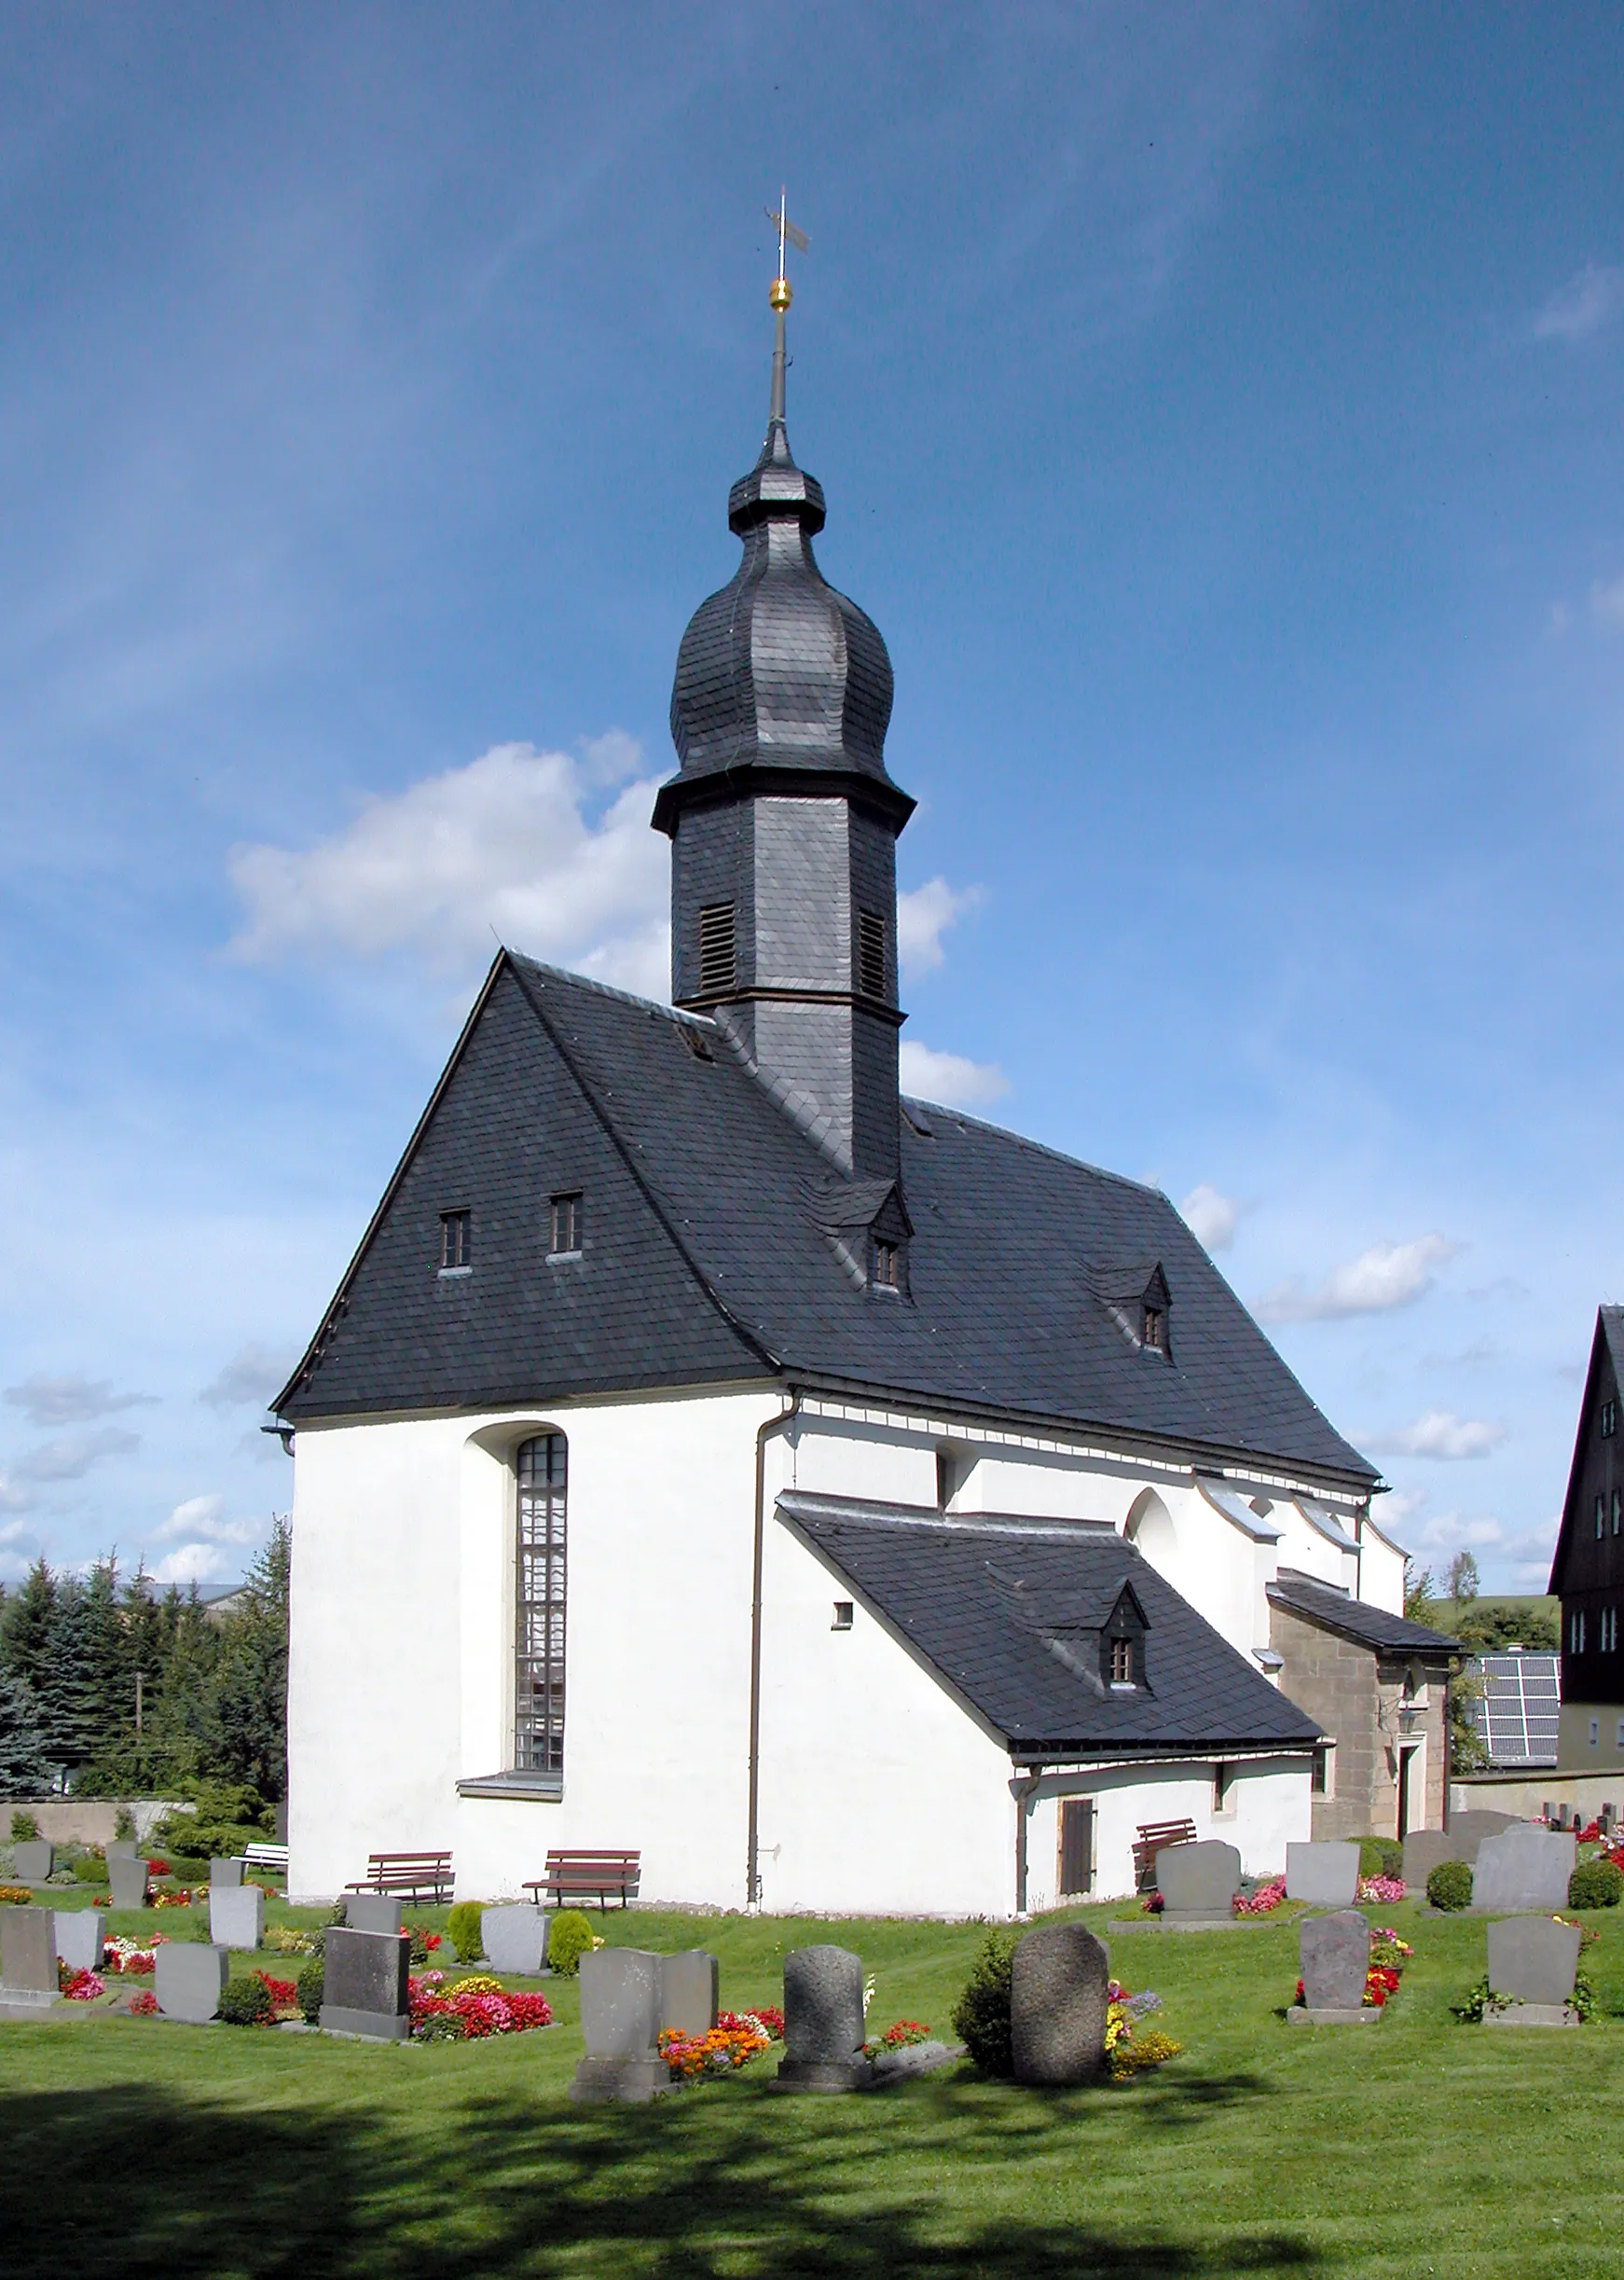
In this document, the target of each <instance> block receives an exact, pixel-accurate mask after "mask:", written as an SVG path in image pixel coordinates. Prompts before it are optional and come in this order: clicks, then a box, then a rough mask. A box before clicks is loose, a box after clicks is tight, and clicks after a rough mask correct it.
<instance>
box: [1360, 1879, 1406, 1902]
mask: <svg viewBox="0 0 1624 2280" xmlns="http://www.w3.org/2000/svg"><path fill="white" fill-rule="evenodd" d="M1359 1898H1360V1900H1377V1901H1386V1902H1388V1903H1391V1902H1392V1901H1394V1900H1402V1899H1403V1898H1404V1879H1403V1877H1402V1876H1361V1877H1360V1879H1359Z"/></svg>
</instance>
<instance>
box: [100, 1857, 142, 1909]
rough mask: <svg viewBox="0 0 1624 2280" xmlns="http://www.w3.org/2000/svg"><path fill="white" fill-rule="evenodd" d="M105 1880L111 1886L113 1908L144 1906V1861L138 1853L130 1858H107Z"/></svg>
mask: <svg viewBox="0 0 1624 2280" xmlns="http://www.w3.org/2000/svg"><path fill="white" fill-rule="evenodd" d="M107 1882H108V1883H109V1884H110V1885H111V1886H112V1887H113V1905H114V1907H115V1908H145V1905H146V1862H145V1859H144V1858H143V1857H142V1856H141V1855H140V1854H139V1853H138V1854H137V1855H136V1856H135V1858H134V1859H132V1860H121V1859H116V1860H109V1861H108V1863H107Z"/></svg>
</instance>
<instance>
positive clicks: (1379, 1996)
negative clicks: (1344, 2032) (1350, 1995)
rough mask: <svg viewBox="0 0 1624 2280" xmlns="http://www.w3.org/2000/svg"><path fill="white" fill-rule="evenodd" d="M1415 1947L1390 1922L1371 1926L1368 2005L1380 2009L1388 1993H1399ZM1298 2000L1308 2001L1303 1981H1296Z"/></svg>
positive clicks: (1367, 1988)
mask: <svg viewBox="0 0 1624 2280" xmlns="http://www.w3.org/2000/svg"><path fill="white" fill-rule="evenodd" d="M1414 1953H1415V1950H1414V1949H1413V1948H1412V1947H1411V1944H1410V1942H1409V1941H1408V1940H1401V1939H1400V1938H1399V1937H1398V1934H1397V1932H1396V1931H1395V1930H1394V1929H1393V1927H1392V1926H1391V1925H1390V1924H1373V1925H1372V1926H1371V1927H1370V1960H1369V1966H1368V1967H1367V1969H1366V1972H1365V2008H1366V2009H1367V2010H1368V2011H1380V2010H1382V2008H1383V2005H1384V2004H1385V2003H1386V2001H1387V1998H1388V1997H1389V1996H1394V1995H1397V1992H1398V1983H1399V1981H1400V1980H1401V1979H1402V1978H1403V1976H1404V1967H1405V1965H1406V1964H1407V1963H1408V1962H1409V1961H1410V1958H1411V1955H1414ZM1297 2000H1298V2002H1299V2003H1305V2002H1306V2001H1307V2000H1308V1997H1307V1996H1306V1995H1305V1994H1304V1993H1303V1987H1302V1982H1301V1980H1299V1981H1298V1983H1297Z"/></svg>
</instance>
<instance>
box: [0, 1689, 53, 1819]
mask: <svg viewBox="0 0 1624 2280" xmlns="http://www.w3.org/2000/svg"><path fill="white" fill-rule="evenodd" d="M49 1788H50V1766H49V1763H48V1761H47V1758H46V1754H45V1741H44V1737H43V1735H42V1734H41V1733H40V1730H39V1706H38V1705H37V1704H36V1703H35V1701H34V1690H33V1688H32V1687H31V1686H30V1685H29V1683H28V1680H27V1679H22V1678H19V1677H18V1676H17V1674H16V1673H15V1672H14V1671H9V1670H5V1669H0V1797H7V1798H12V1797H15V1798H35V1797H43V1796H44V1795H45V1794H46V1792H47V1790H48V1789H49Z"/></svg>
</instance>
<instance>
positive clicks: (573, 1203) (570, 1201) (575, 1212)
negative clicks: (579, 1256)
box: [547, 1189, 585, 1259]
mask: <svg viewBox="0 0 1624 2280" xmlns="http://www.w3.org/2000/svg"><path fill="white" fill-rule="evenodd" d="M584 1203H585V1197H584V1195H582V1194H581V1191H580V1190H579V1189H577V1190H576V1191H575V1192H574V1194H572V1195H555V1196H554V1197H553V1206H552V1214H551V1223H550V1225H549V1229H548V1240H547V1249H548V1251H549V1252H550V1253H551V1254H552V1256H553V1257H554V1258H556V1259H567V1258H572V1257H573V1256H574V1255H575V1253H576V1252H577V1251H579V1250H580V1249H581V1233H582V1223H583V1209H582V1207H583V1205H584Z"/></svg>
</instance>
